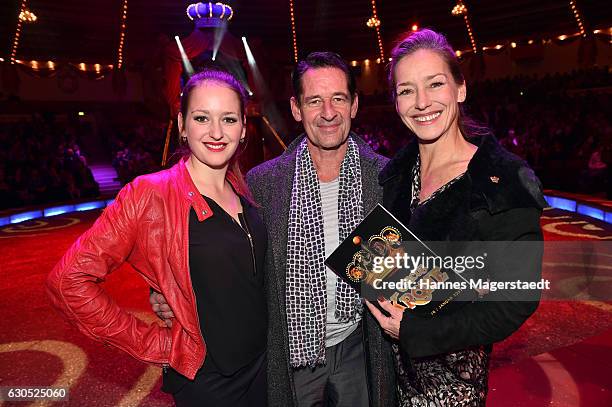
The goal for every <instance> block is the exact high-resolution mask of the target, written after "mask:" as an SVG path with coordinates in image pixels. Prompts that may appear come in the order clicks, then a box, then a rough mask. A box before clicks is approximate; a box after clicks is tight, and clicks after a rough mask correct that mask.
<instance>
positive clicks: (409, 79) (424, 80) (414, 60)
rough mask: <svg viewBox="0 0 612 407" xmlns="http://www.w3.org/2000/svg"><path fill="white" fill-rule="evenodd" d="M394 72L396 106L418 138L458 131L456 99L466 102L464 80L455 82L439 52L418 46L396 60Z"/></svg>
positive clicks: (457, 102) (430, 138) (433, 139)
mask: <svg viewBox="0 0 612 407" xmlns="http://www.w3.org/2000/svg"><path fill="white" fill-rule="evenodd" d="M394 75H395V83H396V85H395V93H396V95H397V98H396V102H395V108H396V110H397V113H398V114H399V115H400V117H401V119H402V121H403V122H404V124H405V125H406V126H408V128H410V130H412V131H413V132H414V134H416V136H417V137H418V138H419V140H421V141H428V142H432V141H435V140H437V139H438V138H440V137H441V136H445V135H447V134H459V126H458V117H459V102H463V101H465V96H466V89H465V83H462V84H457V83H455V81H454V80H453V76H452V74H451V72H450V69H449V67H448V64H447V63H446V61H445V60H444V59H443V58H442V57H441V56H440V55H439V54H438V53H436V52H435V51H431V50H427V49H421V50H418V51H416V52H414V53H412V54H410V55H407V56H405V57H403V58H402V60H401V61H399V62H398V64H397V66H396V67H395V72H394Z"/></svg>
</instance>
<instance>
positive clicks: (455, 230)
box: [368, 30, 547, 406]
mask: <svg viewBox="0 0 612 407" xmlns="http://www.w3.org/2000/svg"><path fill="white" fill-rule="evenodd" d="M389 82H390V88H391V91H392V94H393V98H394V101H395V107H396V110H397V112H398V114H399V115H400V117H401V119H402V121H403V122H404V124H406V126H407V127H408V128H409V129H410V130H411V131H412V132H413V133H414V134H415V135H416V140H415V141H414V142H412V143H411V144H409V145H408V146H406V147H405V148H404V149H403V150H401V151H400V152H398V154H397V155H396V156H395V157H394V158H393V159H392V160H391V161H390V162H389V164H388V165H387V166H386V167H385V169H384V170H383V171H382V172H381V174H380V178H379V181H380V183H381V184H382V185H383V188H384V206H385V207H386V208H387V209H389V210H390V211H391V212H392V213H393V214H394V215H395V216H397V217H398V218H399V219H400V220H401V221H402V222H403V223H404V224H405V225H407V226H408V227H409V229H411V231H412V232H414V233H415V235H416V236H418V237H419V238H420V239H421V240H424V241H483V242H484V241H488V242H490V241H503V242H505V243H508V242H517V241H534V243H533V245H531V248H532V249H533V250H528V251H527V252H523V253H521V256H512V258H510V259H504V261H503V264H504V267H495V268H494V269H490V270H487V272H488V273H489V274H488V275H487V277H488V278H490V279H491V280H494V281H497V280H504V281H510V280H517V279H521V280H523V281H538V280H539V279H540V274H541V240H542V232H541V229H540V223H539V220H540V214H541V211H542V208H543V207H545V206H547V205H546V201H545V200H544V198H543V196H542V193H541V188H540V184H539V181H538V179H537V178H536V177H535V175H534V173H533V171H532V170H531V169H530V168H529V167H528V166H527V164H526V163H525V162H524V161H522V160H521V159H519V158H518V157H516V156H514V155H512V154H511V153H509V152H508V151H506V150H505V149H504V148H503V147H501V146H500V145H499V144H498V142H497V140H496V139H495V138H494V137H493V136H492V135H491V134H489V132H488V131H486V129H483V128H482V127H478V126H476V125H475V124H474V123H473V122H471V121H470V120H469V119H468V118H467V117H466V116H465V115H464V114H463V112H462V109H461V103H462V102H464V101H465V98H466V92H467V91H466V86H465V80H464V77H463V74H462V73H461V69H460V66H459V62H458V60H457V57H456V56H455V52H454V51H453V50H452V48H451V47H450V45H449V44H448V42H447V41H446V38H445V37H444V36H443V35H441V34H438V33H436V32H434V31H431V30H421V31H417V32H414V33H411V34H410V35H409V36H408V37H407V38H405V39H404V40H403V41H402V42H401V43H399V45H397V46H396V47H395V49H394V50H393V53H392V63H391V65H390V72H389ZM510 246H511V245H510ZM498 260H499V259H498ZM480 294H481V299H480V300H476V301H473V302H470V303H466V304H463V305H462V306H461V307H457V308H452V311H448V312H440V313H438V314H436V315H435V316H428V317H425V316H423V315H422V314H418V313H414V312H410V311H404V310H400V309H398V308H396V307H394V306H392V305H391V303H389V302H388V301H381V302H380V305H381V307H383V308H384V309H385V310H386V311H388V316H386V315H383V314H382V313H381V312H380V311H379V310H378V309H376V308H375V307H374V306H372V304H369V303H368V306H369V308H370V310H371V311H372V313H373V314H374V315H375V316H376V317H377V319H378V321H379V322H380V324H381V326H382V328H383V329H384V330H385V332H386V333H387V334H389V335H390V336H391V337H393V338H395V339H397V340H398V341H397V343H396V345H395V353H396V358H397V369H398V380H399V383H398V393H399V399H400V404H401V405H402V406H432V405H433V406H479V405H484V404H485V401H486V393H487V378H488V363H489V354H490V352H491V345H492V344H493V343H494V342H497V341H500V340H503V339H504V338H506V337H508V336H509V335H511V334H512V333H513V332H514V331H516V330H517V329H518V328H519V327H520V326H521V324H522V323H523V322H524V321H525V320H526V319H527V318H528V317H529V316H530V315H531V314H532V313H533V312H534V311H535V309H536V308H537V304H538V302H537V300H538V298H539V295H538V293H536V295H535V296H532V297H530V298H528V299H527V300H525V298H519V297H520V294H518V295H517V292H516V291H515V292H514V293H512V292H510V293H508V292H504V291H503V290H500V291H495V292H490V293H486V294H485V295H484V297H483V298H482V294H484V293H483V292H481V293H480ZM450 308H451V307H449V309H450Z"/></svg>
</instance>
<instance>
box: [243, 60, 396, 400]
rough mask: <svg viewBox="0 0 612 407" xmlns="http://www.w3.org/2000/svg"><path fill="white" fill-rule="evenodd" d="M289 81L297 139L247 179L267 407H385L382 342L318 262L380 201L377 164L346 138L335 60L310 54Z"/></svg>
mask: <svg viewBox="0 0 612 407" xmlns="http://www.w3.org/2000/svg"><path fill="white" fill-rule="evenodd" d="M292 82H293V90H294V96H293V97H292V98H291V111H292V113H293V117H294V118H295V119H296V120H297V121H300V122H302V123H303V125H304V129H305V132H306V134H305V135H302V136H300V137H298V138H297V139H296V140H294V141H293V143H291V144H290V145H289V147H288V148H287V150H286V151H285V152H284V153H283V154H282V155H281V156H280V157H277V158H276V159H273V160H270V161H268V162H265V163H263V164H261V165H259V166H257V167H255V168H253V169H252V170H251V171H250V172H249V173H248V174H247V182H248V184H249V186H250V187H251V190H252V191H253V194H254V197H255V200H256V201H257V202H258V203H259V204H260V205H261V209H260V214H261V215H262V217H263V219H264V222H265V223H266V226H267V227H268V234H269V244H268V252H267V257H266V262H267V267H266V284H267V295H268V313H269V335H268V387H269V393H268V394H269V405H270V406H279V407H280V406H283V407H285V406H300V407H301V406H315V405H317V406H325V405H328V406H368V405H372V406H385V407H386V406H393V405H395V377H394V371H393V366H392V360H391V354H390V348H389V343H388V340H387V338H385V337H383V336H382V334H381V331H380V328H379V327H378V325H377V324H376V321H375V320H374V319H373V318H372V316H371V314H370V313H369V312H368V311H367V310H364V309H363V307H362V305H361V301H360V298H359V296H358V295H357V293H355V292H354V291H353V290H352V289H351V288H350V287H349V286H348V285H347V284H346V283H344V282H342V281H341V280H339V279H338V278H337V277H336V275H335V274H334V273H333V272H331V270H329V269H327V268H326V267H325V265H324V264H323V261H324V259H325V257H327V256H328V255H329V254H330V253H331V252H332V251H333V250H334V249H335V248H336V247H337V246H338V245H339V243H340V242H341V241H342V240H343V239H344V238H345V237H346V236H348V234H349V233H350V232H351V231H352V230H353V229H354V228H355V226H356V225H357V224H358V223H359V222H360V221H361V220H362V219H363V217H364V216H365V215H366V214H367V213H368V212H369V211H370V210H371V209H372V208H373V207H374V206H375V205H376V203H377V202H379V201H380V200H381V198H382V190H381V188H380V186H379V185H378V181H377V180H378V173H379V171H380V170H381V169H382V168H383V167H384V165H385V164H386V163H387V159H386V158H384V157H382V156H380V155H377V154H376V153H374V151H372V150H371V149H370V147H369V146H368V145H367V144H366V143H365V142H363V140H361V139H360V138H359V137H357V136H356V135H355V134H354V133H351V131H350V129H351V119H353V118H354V117H355V115H356V113H357V108H358V97H357V93H356V89H355V79H354V77H353V75H352V72H351V71H350V69H349V67H348V66H347V65H346V63H345V62H344V61H343V60H342V59H341V58H340V56H338V55H337V54H333V53H330V52H316V53H312V54H310V55H309V56H308V57H307V58H306V59H305V60H303V61H301V62H300V63H299V64H298V65H297V66H296V67H295V69H294V72H293V75H292Z"/></svg>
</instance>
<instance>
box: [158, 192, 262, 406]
mask: <svg viewBox="0 0 612 407" xmlns="http://www.w3.org/2000/svg"><path fill="white" fill-rule="evenodd" d="M203 198H204V199H205V200H206V202H207V203H208V204H209V206H210V207H211V209H212V211H213V216H211V217H210V218H208V219H206V220H205V221H203V222H199V221H198V218H197V215H196V213H195V212H194V210H193V209H192V210H191V213H190V216H189V269H190V275H191V281H192V285H193V290H194V293H195V298H196V304H197V309H198V317H199V321H200V329H201V332H202V336H203V338H204V342H205V343H206V348H207V349H206V350H207V353H206V359H205V361H204V364H203V366H202V367H201V368H200V370H199V371H198V373H197V374H196V377H195V379H194V380H193V381H191V380H189V379H187V378H186V377H184V376H182V375H180V374H179V373H178V372H176V371H174V370H173V369H167V370H166V371H165V372H164V388H163V389H164V391H167V392H169V393H172V394H173V395H174V398H175V402H176V403H177V405H198V406H205V405H211V406H213V405H214V406H222V405H228V406H230V405H231V406H255V405H262V403H263V405H265V400H266V391H267V390H266V387H267V386H266V383H265V376H266V374H265V370H266V363H265V362H266V360H265V349H266V341H267V337H266V335H267V308H266V301H265V293H264V286H263V284H264V276H263V264H264V256H265V252H266V249H267V232H266V229H265V226H264V224H263V222H262V221H261V219H260V218H259V216H258V214H257V211H256V208H254V207H253V206H252V205H251V204H250V203H249V202H248V201H247V200H246V199H243V198H241V203H242V207H243V211H244V212H243V213H240V214H239V219H240V222H236V220H235V219H234V218H233V217H232V216H230V215H229V214H228V213H227V212H225V211H224V210H223V208H221V207H220V206H219V205H217V203H216V202H215V201H214V200H212V199H210V198H208V197H206V196H203Z"/></svg>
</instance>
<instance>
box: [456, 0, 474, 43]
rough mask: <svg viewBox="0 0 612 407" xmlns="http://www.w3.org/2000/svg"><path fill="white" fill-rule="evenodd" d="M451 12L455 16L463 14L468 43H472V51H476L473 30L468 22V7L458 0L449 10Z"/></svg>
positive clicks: (461, 0)
mask: <svg viewBox="0 0 612 407" xmlns="http://www.w3.org/2000/svg"><path fill="white" fill-rule="evenodd" d="M451 14H452V15H454V16H456V17H457V16H463V21H464V22H465V27H466V28H467V32H468V35H469V37H470V43H471V44H472V50H473V51H474V53H477V52H478V47H477V45H476V38H474V32H473V30H472V25H471V24H470V18H469V17H468V9H467V7H466V6H465V4H463V0H459V2H458V3H457V4H456V5H455V7H453V9H452V10H451Z"/></svg>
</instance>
